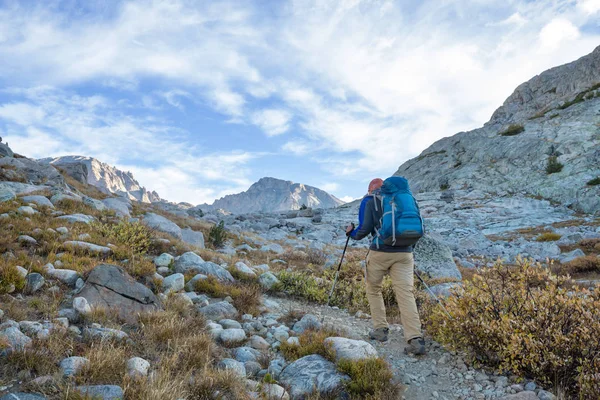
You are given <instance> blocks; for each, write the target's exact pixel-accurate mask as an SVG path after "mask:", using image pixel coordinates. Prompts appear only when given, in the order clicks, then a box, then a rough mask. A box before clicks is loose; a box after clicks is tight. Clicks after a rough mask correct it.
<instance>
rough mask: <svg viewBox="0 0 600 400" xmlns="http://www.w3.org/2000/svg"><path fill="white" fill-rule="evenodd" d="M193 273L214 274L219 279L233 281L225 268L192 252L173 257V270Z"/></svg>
mask: <svg viewBox="0 0 600 400" xmlns="http://www.w3.org/2000/svg"><path fill="white" fill-rule="evenodd" d="M190 271H193V272H195V273H199V274H203V275H208V276H214V277H215V278H217V279H218V280H220V281H228V282H233V281H235V279H233V276H231V274H230V273H229V271H227V270H226V269H225V268H223V267H221V266H220V265H217V264H215V263H212V262H209V261H204V260H203V259H202V257H200V256H199V255H197V254H196V253H193V252H187V253H185V254H182V255H181V256H179V257H177V258H176V259H175V272H179V273H182V274H186V273H188V272H190Z"/></svg>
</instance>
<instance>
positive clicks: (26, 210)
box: [17, 206, 37, 215]
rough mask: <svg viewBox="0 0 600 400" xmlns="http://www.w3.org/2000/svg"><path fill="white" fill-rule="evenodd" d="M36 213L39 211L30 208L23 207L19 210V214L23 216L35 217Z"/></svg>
mask: <svg viewBox="0 0 600 400" xmlns="http://www.w3.org/2000/svg"><path fill="white" fill-rule="evenodd" d="M36 212H37V211H35V210H34V209H33V208H31V207H29V206H21V207H19V208H17V213H19V214H21V215H33V214H35V213H36Z"/></svg>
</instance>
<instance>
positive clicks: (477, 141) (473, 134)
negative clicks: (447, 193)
mask: <svg viewBox="0 0 600 400" xmlns="http://www.w3.org/2000/svg"><path fill="white" fill-rule="evenodd" d="M396 175H402V176H405V177H407V178H409V180H410V181H411V184H412V185H413V187H414V188H415V189H416V190H418V191H440V190H441V191H444V190H448V189H450V190H452V189H464V188H473V189H479V190H483V191H485V192H488V193H496V194H498V195H506V194H508V195H510V194H516V193H520V194H527V195H531V196H540V197H542V198H545V199H548V200H550V201H553V202H557V203H561V204H563V205H567V206H570V207H571V208H573V209H574V210H578V211H583V212H586V213H600V185H595V184H594V183H593V182H594V180H595V179H596V178H598V177H600V47H598V48H596V49H595V50H594V51H593V52H592V53H591V54H589V55H587V56H585V57H582V58H580V59H578V60H576V61H574V62H572V63H569V64H565V65H562V66H559V67H555V68H552V69H550V70H548V71H546V72H543V73H542V74H540V75H538V76H535V77H534V78H532V79H531V80H529V81H528V82H525V83H523V84H521V85H519V86H518V87H517V89H516V90H515V91H514V93H513V94H511V95H510V96H509V97H508V98H507V100H506V101H505V102H504V104H503V105H502V106H501V107H500V108H498V109H497V110H496V111H495V112H494V114H493V116H492V117H491V119H490V121H489V122H487V123H486V124H485V125H484V126H483V127H482V128H479V129H475V130H472V131H469V132H460V133H458V134H456V135H454V136H451V137H446V138H443V139H441V140H439V141H437V142H435V143H434V144H432V145H431V146H430V147H429V148H427V149H426V150H424V151H423V152H422V153H421V154H420V155H419V156H418V157H416V158H413V159H411V160H409V161H407V162H405V163H404V164H402V165H401V166H400V167H399V169H398V171H397V172H396Z"/></svg>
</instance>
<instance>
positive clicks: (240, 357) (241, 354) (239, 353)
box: [231, 346, 260, 363]
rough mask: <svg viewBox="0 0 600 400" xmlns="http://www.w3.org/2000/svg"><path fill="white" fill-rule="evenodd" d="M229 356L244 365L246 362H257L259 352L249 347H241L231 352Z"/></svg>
mask: <svg viewBox="0 0 600 400" xmlns="http://www.w3.org/2000/svg"><path fill="white" fill-rule="evenodd" d="M231 355H232V356H233V358H235V359H236V360H237V361H239V362H242V363H245V362H248V361H258V358H259V357H260V351H258V350H256V349H253V348H251V347H247V346H243V347H237V348H235V349H233V350H231Z"/></svg>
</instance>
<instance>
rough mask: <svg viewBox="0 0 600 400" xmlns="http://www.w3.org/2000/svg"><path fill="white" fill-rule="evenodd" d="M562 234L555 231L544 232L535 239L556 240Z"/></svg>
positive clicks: (543, 240)
mask: <svg viewBox="0 0 600 400" xmlns="http://www.w3.org/2000/svg"><path fill="white" fill-rule="evenodd" d="M561 237H562V235H560V234H558V233H554V232H544V233H542V234H541V235H539V236H538V237H537V238H536V239H535V240H536V241H538V242H555V241H557V240H559V239H560V238H561Z"/></svg>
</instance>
